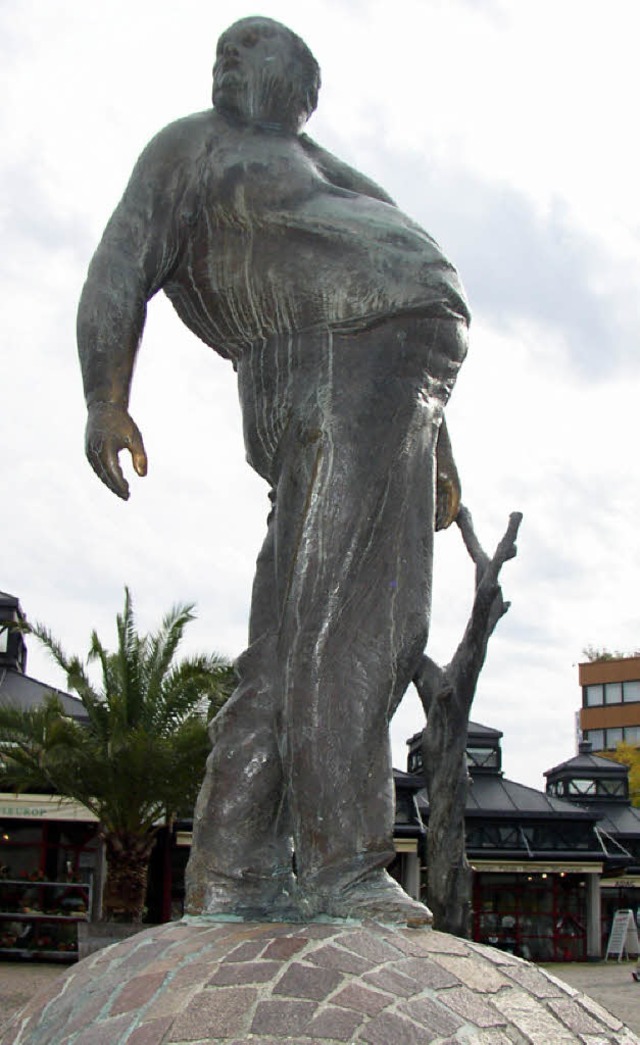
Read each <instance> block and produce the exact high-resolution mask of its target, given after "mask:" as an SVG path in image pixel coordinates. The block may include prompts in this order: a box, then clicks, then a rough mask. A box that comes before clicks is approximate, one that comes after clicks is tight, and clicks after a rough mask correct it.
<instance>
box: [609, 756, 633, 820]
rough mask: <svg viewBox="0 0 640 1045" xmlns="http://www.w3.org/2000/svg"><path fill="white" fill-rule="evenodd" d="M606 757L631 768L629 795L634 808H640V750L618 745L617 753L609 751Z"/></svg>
mask: <svg viewBox="0 0 640 1045" xmlns="http://www.w3.org/2000/svg"><path fill="white" fill-rule="evenodd" d="M606 757H607V758H611V759H613V761H614V762H620V763H621V764H622V765H623V766H629V794H630V795H631V802H632V804H633V805H634V806H638V807H639V808H640V749H639V748H637V747H633V745H632V744H618V746H617V747H616V750H615V751H607V752H606Z"/></svg>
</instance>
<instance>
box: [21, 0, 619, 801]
mask: <svg viewBox="0 0 640 1045" xmlns="http://www.w3.org/2000/svg"><path fill="white" fill-rule="evenodd" d="M245 13H246V9H245V7H244V5H240V4H239V3H237V2H234V0H226V2H225V0H222V2H220V3H218V4H217V5H211V4H210V3H205V2H204V0H185V2H184V3H182V4H180V6H179V7H176V5H175V4H174V3H169V2H168V0H153V2H152V0H137V2H136V4H130V3H128V2H126V0H112V2H111V3H109V4H108V5H102V6H100V5H94V4H77V3H75V2H74V0H57V2H56V3H55V4H50V5H42V4H40V3H38V2H36V0H22V2H21V4H20V5H12V6H11V10H9V7H8V6H6V5H5V6H4V7H3V8H1V9H0V29H1V32H0V39H1V40H2V63H0V68H1V69H2V72H1V73H0V76H1V77H2V82H3V87H4V88H5V90H4V97H5V99H6V105H5V107H4V109H3V112H2V114H1V115H0V132H1V133H2V136H3V144H4V149H3V155H4V162H3V165H2V168H1V170H0V177H1V178H2V185H3V190H4V192H3V196H4V200H5V204H4V209H3V212H2V222H3V251H2V255H1V256H0V281H1V282H0V294H1V295H2V310H1V312H0V315H1V316H2V324H3V326H2V329H3V352H2V370H1V373H2V379H1V380H2V396H3V405H2V413H1V415H0V439H1V446H2V450H3V452H2V456H1V458H0V461H1V463H0V488H1V489H2V491H3V494H4V496H3V499H2V516H1V518H2V530H1V534H2V541H3V550H4V553H5V554H4V556H3V570H2V574H1V576H0V587H1V588H3V589H6V590H9V591H12V592H14V593H15V594H17V595H18V596H20V598H21V599H22V602H23V605H24V607H25V609H26V610H27V612H28V613H29V614H30V616H32V617H34V618H39V619H43V620H45V621H47V622H48V623H49V625H50V626H51V627H52V629H53V630H54V632H56V633H57V634H58V635H59V636H60V637H61V638H62V639H63V641H64V644H65V645H66V646H67V647H68V648H69V649H71V650H77V651H81V650H82V649H84V648H86V646H87V642H88V636H89V633H90V630H91V628H92V627H94V626H95V627H97V628H98V630H99V631H100V633H101V634H104V637H105V639H108V638H109V636H110V635H112V634H113V620H114V617H115V613H116V612H117V611H118V610H119V609H120V607H121V603H122V588H123V585H124V584H125V583H127V584H129V585H130V586H131V588H132V590H133V593H134V597H135V599H136V605H137V607H138V610H139V614H140V623H141V627H152V626H154V624H155V623H156V622H157V621H158V620H159V618H160V616H161V615H162V613H163V612H164V611H165V610H166V609H167V608H168V607H169V606H170V605H171V604H172V603H173V602H174V601H176V600H195V601H196V602H197V603H198V611H199V619H198V621H197V623H196V624H195V625H193V627H192V630H191V634H190V637H189V639H188V646H189V648H211V647H214V648H218V649H220V650H222V651H223V652H227V653H229V654H234V653H237V652H239V650H240V648H241V646H242V644H243V642H244V635H245V631H246V616H247V611H248V603H249V595H250V585H251V578H252V572H253V563H254V560H255V555H256V553H257V551H258V548H259V544H260V541H261V537H262V533H263V527H264V517H265V515H266V509H267V504H266V488H265V486H264V484H263V483H262V481H261V480H258V479H257V478H256V477H255V476H253V475H252V473H251V472H250V470H249V469H248V467H247V466H246V465H245V464H244V451H243V447H242V439H241V431H240V416H239V409H238V406H237V402H236V393H235V387H234V377H233V373H232V372H231V369H230V367H228V366H227V365H226V364H225V363H224V362H223V361H222V360H219V359H217V358H215V357H214V356H213V354H212V353H210V352H209V351H208V350H207V349H206V348H205V347H204V346H203V345H201V344H199V343H198V342H197V341H196V340H195V339H194V338H192V337H191V336H190V335H189V334H188V333H187V332H186V331H185V330H184V329H183V328H182V327H181V326H180V324H179V323H178V321H177V319H176V317H175V316H174V315H173V313H172V311H171V309H170V307H169V306H168V304H167V303H166V302H164V301H160V300H158V301H154V302H153V303H152V305H151V307H150V315H149V322H148V326H147V331H146V335H145V341H144V345H143V349H142V352H141V357H140V363H139V367H138V372H137V376H136V382H135V385H134V397H133V410H134V413H135V416H136V417H137V419H138V421H139V423H140V425H141V428H142V430H143V433H144V436H145V439H146V441H147V449H148V451H149V455H150V473H149V476H148V478H147V479H145V480H144V481H141V480H138V479H136V478H135V477H134V478H133V479H132V491H133V492H132V498H131V501H130V502H129V503H128V504H126V505H124V504H121V503H120V502H118V501H116V500H115V498H112V497H110V495H109V494H108V493H107V491H106V490H104V489H103V488H101V487H100V486H99V484H98V482H97V480H95V479H94V478H93V476H92V475H91V473H90V471H89V469H88V466H87V465H86V464H85V462H84V460H83V456H82V428H83V423H84V421H83V416H84V411H83V405H82V398H81V390H80V380H79V373H78V369H77V363H76V359H75V349H74V343H73V342H74V313H75V307H76V301H77V297H78V293H79V289H80V286H81V283H82V279H83V276H84V269H85V267H86V264H87V262H88V259H89V256H90V253H91V251H92V249H93V246H94V244H95V243H96V241H97V238H98V236H99V235H100V232H101V229H102V227H103V225H104V223H105V221H106V219H107V217H108V214H109V212H110V210H111V208H112V207H113V205H114V204H115V202H116V201H117V199H118V197H119V195H120V193H121V192H122V189H123V187H124V183H125V181H126V179H127V177H128V174H129V172H130V169H131V166H132V164H133V162H134V160H135V157H136V155H137V153H138V152H139V151H140V150H141V148H142V147H143V145H144V144H145V142H146V141H147V140H148V138H149V137H150V136H151V135H152V134H153V133H154V132H155V131H156V130H157V129H159V128H160V127H161V126H163V125H164V124H166V123H167V122H169V121H170V120H172V119H174V118H176V117H177V116H180V115H183V114H184V113H186V112H189V111H194V110H197V109H200V108H205V107H206V106H207V105H208V103H209V89H210V67H211V61H212V56H213V48H214V42H215V39H216V37H217V35H218V33H219V31H220V30H221V29H223V28H224V27H225V26H226V25H227V24H228V23H229V22H231V21H232V20H234V19H235V18H236V17H240V16H242V15H244V14H245ZM268 13H269V14H271V15H272V16H273V17H276V18H280V19H281V20H282V21H285V22H287V23H288V24H290V25H291V26H292V27H293V28H294V29H296V31H298V32H300V33H301V34H302V35H303V36H304V37H305V39H307V41H308V42H309V44H310V46H311V47H312V49H313V50H314V52H315V53H316V54H317V56H318V58H319V60H320V61H321V64H322V68H323V77H324V87H323V91H322V94H321V100H320V109H319V112H318V114H317V115H316V116H314V118H313V121H312V124H311V126H310V133H311V134H312V135H313V136H314V137H317V138H318V140H320V141H321V142H323V143H324V144H326V145H328V146H329V147H330V148H333V149H334V150H335V151H338V152H339V153H340V154H341V155H342V156H343V157H344V158H345V159H347V160H350V161H351V162H352V163H354V164H355V165H356V166H360V167H362V168H363V169H365V170H366V171H367V172H368V173H371V174H372V175H373V176H374V177H377V178H378V179H379V180H381V181H382V182H383V183H384V184H385V185H387V187H389V188H390V190H391V191H392V192H393V193H395V194H396V195H397V196H398V198H399V200H400V202H401V204H402V206H403V207H405V208H406V209H407V210H409V211H410V212H411V213H412V214H413V215H414V216H415V217H417V218H418V220H420V221H422V222H423V223H424V224H425V226H426V227H427V228H428V229H429V230H430V231H433V232H435V233H436V234H437V236H438V237H439V238H440V239H441V240H442V242H443V245H444V247H445V249H447V250H450V251H451V252H452V254H453V255H454V256H455V258H456V260H457V261H459V263H460V266H461V270H462V275H463V278H464V279H465V280H466V282H467V283H468V285H469V287H470V289H471V290H472V304H473V306H474V311H475V320H474V324H473V329H472V349H471V353H470V356H469V359H468V361H467V363H466V364H465V367H464V368H463V371H462V375H461V378H460V381H459V385H458V388H457V389H456V391H455V393H454V398H453V400H452V404H451V409H450V417H451V428H452V431H453V435H454V438H455V445H456V452H457V457H458V461H459V464H460V468H461V471H462V474H463V479H464V484H465V501H466V503H468V505H469V507H470V508H471V510H472V511H473V513H474V517H475V519H476V523H477V526H478V530H479V533H480V535H481V537H482V538H483V540H484V541H485V543H486V545H487V546H488V547H490V546H492V545H493V544H494V543H495V542H496V541H497V540H498V538H499V537H500V536H501V534H502V532H503V530H504V527H505V525H506V520H507V517H508V513H509V512H510V511H511V510H514V509H520V510H522V511H523V512H524V522H523V525H522V531H521V538H520V541H519V547H520V552H519V556H518V558H517V559H516V560H515V561H514V562H512V563H509V564H508V565H507V566H506V567H505V570H504V575H503V580H504V589H505V595H506V597H507V598H509V599H511V600H512V603H513V605H512V609H511V611H510V613H509V614H508V616H507V617H506V618H505V619H504V620H503V621H502V622H501V623H500V625H499V626H498V631H497V633H496V636H495V637H494V639H493V641H492V643H491V647H490V651H489V658H488V662H487V666H486V669H485V672H484V673H483V676H482V679H481V684H480V687H479V693H478V698H477V703H476V707H475V709H474V712H473V715H474V717H475V718H476V719H479V720H480V721H485V722H487V723H488V724H490V725H493V726H496V727H498V728H501V729H504V731H505V741H504V749H505V755H506V758H505V761H506V766H507V770H508V772H509V773H510V775H512V776H515V777H516V778H517V779H519V780H522V781H523V782H525V783H532V784H534V785H537V786H539V785H540V782H541V773H542V771H543V769H545V768H548V767H549V766H551V765H553V764H554V763H556V762H558V761H560V760H561V759H562V758H564V757H567V756H568V755H570V754H571V753H572V745H573V713H574V711H575V709H576V708H577V706H578V703H579V691H578V686H577V671H576V669H575V667H574V665H575V663H576V661H577V660H578V659H579V658H580V651H581V649H582V648H583V647H584V646H585V645H586V644H587V643H595V644H609V645H611V646H615V647H616V648H627V647H629V648H631V647H633V648H635V647H636V646H637V645H638V637H637V636H638V631H639V628H638V624H639V621H638V617H639V614H638V612H637V610H636V599H635V591H636V589H637V587H638V538H637V527H636V524H635V520H636V518H637V517H638V508H639V505H638V493H637V489H638V483H637V446H638V422H637V420H636V418H637V407H636V403H637V399H638V380H639V379H638V371H637V364H636V363H635V360H634V355H635V345H636V344H637V330H638V327H639V324H638V319H639V318H640V317H639V316H638V294H637V286H638V275H639V274H640V251H639V249H638V237H639V234H640V203H639V202H638V194H637V184H638V161H637V149H636V144H635V140H634V134H633V129H634V127H635V123H636V113H635V104H636V101H635V100H636V97H637V83H636V79H637V73H636V68H637V63H636V58H635V53H633V52H632V48H635V40H636V36H637V34H636V33H635V32H634V31H633V30H634V28H635V26H634V22H635V19H636V5H635V3H633V2H631V0H612V2H611V3H610V4H609V5H608V6H607V9H606V11H605V10H604V8H602V6H601V5H596V4H592V3H584V2H579V0H567V2H566V3H563V4H557V3H551V0H535V2H534V0H522V2H521V3H519V4H517V5H516V4H507V3H504V2H498V0H496V2H493V3H488V4H480V3H477V4H476V3H474V4H468V3H463V2H455V0H451V2H447V3H445V2H442V0H404V2H403V4H402V5H401V6H400V7H398V8H397V10H393V11H390V8H389V5H388V4H383V3H381V2H374V0H361V2H359V3H346V2H339V0H315V2H310V3H308V4H306V5H304V6H300V5H294V4H293V3H292V2H291V0H273V2H272V3H271V4H270V10H269V12H268ZM554 266H555V267H554ZM599 359H601V361H602V366H598V365H597V364H598V361H599ZM596 377H597V379H596ZM471 584H472V575H471V567H470V563H469V561H468V559H467V557H466V554H465V553H464V551H463V549H462V547H461V542H460V540H459V536H458V535H457V533H455V532H451V533H447V534H445V535H442V536H440V538H439V540H438V562H437V568H436V598H435V612H434V625H433V647H432V648H433V651H434V655H436V656H437V657H438V658H442V659H446V658H447V656H448V655H449V654H450V652H451V651H452V649H453V648H454V646H455V644H456V642H457V641H458V639H459V637H460V634H461V630H462V627H463V625H464V622H465V620H466V612H467V609H468V603H469V599H470V597H471ZM30 657H31V661H30V663H31V669H32V671H33V673H34V674H35V675H37V676H38V677H41V678H43V679H49V680H50V681H52V682H55V683H57V684H60V685H62V684H64V680H62V679H60V678H59V676H58V675H57V674H56V673H55V672H54V671H53V669H52V668H51V666H50V665H49V663H48V662H47V661H46V660H45V658H44V656H43V655H42V654H41V653H39V652H37V651H36V649H35V647H33V646H32V648H31V651H30ZM420 721H421V719H420V710H419V707H418V705H417V701H416V700H415V699H413V698H410V699H408V701H407V704H406V707H405V706H404V705H403V707H402V709H401V710H400V712H399V713H398V716H397V721H396V723H394V739H395V761H396V764H398V765H403V764H404V751H403V746H404V745H403V742H404V739H405V737H406V736H407V735H408V734H409V733H410V732H413V731H414V730H415V729H416V728H418V726H419V724H420Z"/></svg>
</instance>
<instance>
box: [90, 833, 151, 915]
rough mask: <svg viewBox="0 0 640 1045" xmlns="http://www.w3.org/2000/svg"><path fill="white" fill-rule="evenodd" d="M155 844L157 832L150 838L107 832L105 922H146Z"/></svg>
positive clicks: (148, 836) (104, 895) (105, 837)
mask: <svg viewBox="0 0 640 1045" xmlns="http://www.w3.org/2000/svg"><path fill="white" fill-rule="evenodd" d="M155 840H156V835H155V832H152V833H150V834H146V835H136V834H132V833H130V832H127V831H113V832H105V834H104V843H105V848H106V854H107V880H106V882H105V887H104V894H103V897H102V910H103V918H104V919H105V920H108V921H119V922H141V921H142V915H143V912H144V902H145V899H146V895H147V877H148V871H149V858H150V856H151V851H152V849H153V847H154V845H155Z"/></svg>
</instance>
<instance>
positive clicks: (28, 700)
mask: <svg viewBox="0 0 640 1045" xmlns="http://www.w3.org/2000/svg"><path fill="white" fill-rule="evenodd" d="M49 693H55V695H56V697H58V699H59V700H60V703H61V704H62V706H63V708H64V710H65V711H66V712H67V714H68V715H73V717H74V718H86V717H87V713H86V711H85V709H84V706H83V704H82V701H81V700H79V698H78V697H73V696H72V695H71V694H70V693H64V692H63V691H62V690H61V689H56V687H55V686H47V685H45V683H44V682H38V680H37V679H32V678H30V677H29V675H23V674H22V673H21V672H19V671H7V670H6V669H4V668H0V702H1V703H3V704H17V705H18V707H20V708H22V709H23V710H25V711H26V710H27V709H29V708H32V707H36V706H38V705H40V704H42V702H43V700H44V699H45V697H46V696H47V695H48V694H49Z"/></svg>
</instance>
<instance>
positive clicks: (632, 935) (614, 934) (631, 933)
mask: <svg viewBox="0 0 640 1045" xmlns="http://www.w3.org/2000/svg"><path fill="white" fill-rule="evenodd" d="M639 954H640V943H639V941H638V928H637V926H636V920H635V918H634V916H633V911H631V910H629V909H628V908H621V909H620V910H618V911H616V913H615V914H614V916H613V922H612V923H611V932H610V933H609V942H608V944H607V953H606V954H605V956H604V960H605V961H606V962H607V961H609V958H610V957H611V955H617V957H618V961H621V959H622V958H623V957H626V958H628V957H629V956H630V955H633V956H634V957H637V956H638V955H639Z"/></svg>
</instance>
